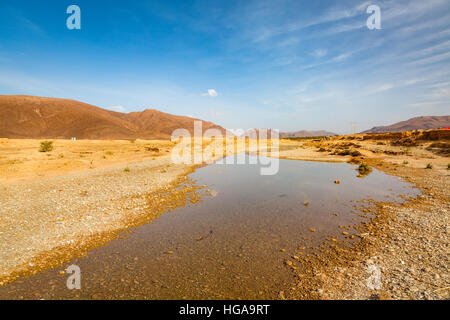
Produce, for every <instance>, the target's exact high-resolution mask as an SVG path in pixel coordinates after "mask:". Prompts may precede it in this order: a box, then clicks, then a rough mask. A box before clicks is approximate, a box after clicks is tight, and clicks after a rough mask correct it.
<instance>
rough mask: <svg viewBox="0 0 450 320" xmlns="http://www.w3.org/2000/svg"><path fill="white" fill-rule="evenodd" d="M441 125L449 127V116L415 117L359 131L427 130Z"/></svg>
mask: <svg viewBox="0 0 450 320" xmlns="http://www.w3.org/2000/svg"><path fill="white" fill-rule="evenodd" d="M442 127H450V116H428V117H416V118H411V119H409V120H406V121H401V122H397V123H394V124H392V125H389V126H380V127H373V128H372V129H370V130H366V131H363V132H361V133H383V132H399V131H411V130H427V129H439V128H442Z"/></svg>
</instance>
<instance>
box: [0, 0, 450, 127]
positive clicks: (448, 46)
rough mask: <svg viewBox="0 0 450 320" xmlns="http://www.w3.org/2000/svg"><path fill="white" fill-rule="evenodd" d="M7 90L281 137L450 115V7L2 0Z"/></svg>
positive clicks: (1, 75) (405, 1)
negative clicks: (73, 26) (72, 8)
mask: <svg viewBox="0 0 450 320" xmlns="http://www.w3.org/2000/svg"><path fill="white" fill-rule="evenodd" d="M71 4H76V5H78V6H79V7H80V8H81V30H69V29H67V27H66V19H67V17H68V16H69V15H68V14H67V13H66V9H67V7H68V6H69V5H71ZM371 4H376V5H378V6H379V7H380V8H381V27H382V29H381V30H369V29H368V28H367V26H366V20H367V18H368V17H369V14H367V13H366V8H367V7H368V6H369V5H371ZM208 90H209V91H208ZM0 94H30V95H38V96H50V97H61V98H71V99H76V100H80V101H83V102H87V103H91V104H94V105H97V106H100V107H104V108H108V109H111V110H116V111H123V112H131V111H139V110H143V109H146V108H155V109H158V110H161V111H164V112H169V113H173V114H181V115H188V116H193V117H198V118H202V119H205V120H210V121H214V122H216V123H218V124H220V125H222V126H224V127H227V128H243V129H248V128H253V127H265V128H269V127H270V128H276V129H280V130H282V131H294V130H302V129H305V130H319V129H326V130H330V131H334V132H337V133H347V132H349V131H350V130H351V122H356V123H357V129H358V130H365V129H368V128H371V127H372V126H376V125H386V124H390V123H394V122H397V121H401V120H405V119H408V118H410V117H414V116H419V115H448V114H450V112H449V111H450V2H449V1H448V0H427V1H424V0H417V1H416V0H380V1H346V0H339V1H337V0H336V1H299V0H297V1H287V0H281V1H277V0H273V1H252V0H248V1H232V0H227V1H212V0H208V1H186V0H184V1H167V0H166V1H112V0H109V1H99V0H98V1H93V0H89V1H86V0H71V1H63V0H54V1H50V0H40V1H29V0H26V1H24V0H14V1H11V0H2V1H1V3H0Z"/></svg>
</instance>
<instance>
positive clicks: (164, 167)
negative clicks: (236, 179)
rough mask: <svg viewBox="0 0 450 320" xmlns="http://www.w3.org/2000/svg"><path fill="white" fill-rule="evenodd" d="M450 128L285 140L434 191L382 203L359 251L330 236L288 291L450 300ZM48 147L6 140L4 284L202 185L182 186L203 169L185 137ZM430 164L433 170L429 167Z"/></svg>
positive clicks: (307, 155) (293, 147)
mask: <svg viewBox="0 0 450 320" xmlns="http://www.w3.org/2000/svg"><path fill="white" fill-rule="evenodd" d="M447 136H448V135H447ZM447 136H444V137H438V139H437V140H436V139H434V140H432V139H428V140H420V141H419V140H417V141H415V138H414V136H413V137H412V138H411V136H407V137H406V138H407V139H409V140H411V139H412V140H413V141H412V142H411V141H408V140H407V139H406V140H405V137H404V136H400V137H399V136H386V137H385V139H379V138H376V139H375V138H374V139H372V138H370V139H366V138H367V137H364V136H347V137H338V138H330V139H319V140H282V141H281V143H280V153H279V155H276V154H275V155H274V154H272V156H279V157H280V158H285V159H298V160H315V161H335V162H348V161H351V162H354V163H359V162H366V163H368V164H370V165H371V166H374V167H376V168H377V169H380V170H383V171H385V172H387V173H389V174H392V175H397V176H399V177H402V178H404V179H406V180H409V181H411V182H413V183H415V184H416V185H417V186H418V187H420V188H421V190H422V191H423V193H424V194H425V195H426V196H424V197H421V198H419V199H416V200H414V201H411V202H409V203H407V204H405V205H404V206H401V207H396V206H392V205H385V204H379V206H378V210H377V212H374V213H375V214H377V217H378V218H377V219H375V220H374V221H373V223H371V224H368V225H361V226H355V227H357V228H360V229H361V235H362V236H361V238H362V240H361V242H360V244H359V245H358V246H357V247H354V248H347V247H346V246H344V245H341V244H332V246H331V247H330V246H328V245H327V244H324V246H323V248H320V250H319V252H318V253H317V254H316V255H312V256H308V257H305V258H304V259H303V260H301V259H300V260H299V261H294V262H295V263H294V264H293V265H291V267H294V266H295V267H296V268H295V270H294V268H292V269H293V270H292V272H294V273H295V274H296V275H297V277H298V279H299V281H298V287H296V288H291V290H288V289H287V290H286V291H284V292H285V293H283V296H282V297H280V298H285V297H286V298H292V299H298V298H302V299H305V298H307V299H368V298H394V299H411V298H412V299H442V298H448V293H449V286H450V284H449V270H448V253H449V250H448V243H449V241H448V232H449V228H448V226H449V216H448V211H449V209H450V208H449V190H450V188H449V186H448V183H449V181H450V180H449V179H448V175H449V172H450V171H449V170H448V164H449V162H450V161H449V153H448V150H449V148H448V140H449V139H448V138H447ZM427 138H429V137H428V136H427ZM39 143H40V141H39V140H10V139H0V189H1V190H2V192H1V194H0V216H1V220H0V270H1V271H0V272H1V273H0V285H5V284H6V283H9V282H11V281H13V280H14V279H17V278H18V277H20V276H26V275H30V274H35V273H37V272H39V271H41V270H44V269H47V268H50V267H56V266H58V265H61V264H62V263H63V262H65V261H68V260H70V259H71V258H73V257H74V256H77V255H82V254H83V253H85V252H86V251H87V250H88V249H90V248H92V247H95V246H98V245H102V244H104V243H106V242H108V241H109V240H111V239H113V238H115V237H118V236H120V232H122V231H124V230H127V229H129V228H130V227H132V226H136V225H139V224H142V223H148V222H149V221H151V220H152V219H154V218H155V217H156V216H157V215H158V214H160V213H161V212H162V211H163V208H166V207H167V205H161V203H162V196H161V194H162V193H163V192H165V191H172V193H173V197H174V198H182V197H184V196H185V195H186V193H188V192H191V191H192V190H181V191H177V192H175V191H174V190H175V189H174V187H175V186H177V185H178V183H179V182H180V181H182V180H184V179H185V176H186V174H188V173H189V172H192V170H194V169H195V165H193V164H173V162H172V160H171V157H170V156H171V150H172V148H174V147H177V146H178V147H179V146H180V144H178V145H176V144H175V143H172V142H169V141H144V140H136V141H67V140H56V141H55V142H54V150H52V151H51V152H45V153H42V152H39V151H38V149H39ZM244 144H245V143H244ZM222 145H223V141H207V142H206V143H204V145H203V149H207V151H208V159H207V160H210V161H213V160H215V159H217V158H218V157H220V156H222V155H223V154H224V153H223V150H221V149H220V148H217V146H222ZM191 146H194V148H193V149H194V150H196V151H197V152H198V151H199V150H201V149H202V148H201V147H200V146H199V145H198V142H197V144H196V142H195V141H194V142H192V145H191V143H190V142H186V143H185V145H183V147H182V149H183V150H185V149H186V148H191ZM225 149H226V151H225V154H232V153H235V152H241V151H242V150H243V147H242V145H240V146H239V147H237V148H234V147H233V146H231V145H230V143H228V145H227V148H225ZM253 151H255V150H253ZM261 154H263V155H266V154H267V153H266V152H264V150H261ZM267 155H268V154H267ZM428 164H430V165H431V166H432V169H425V167H426V166H427V165H428ZM193 188H194V187H193ZM172 193H171V194H172ZM293 254H294V253H293ZM370 264H376V265H377V266H379V268H380V269H381V274H382V287H381V288H380V289H378V290H368V289H367V285H366V278H367V266H368V265H370ZM297 267H298V268H297Z"/></svg>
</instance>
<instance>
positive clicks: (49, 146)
mask: <svg viewBox="0 0 450 320" xmlns="http://www.w3.org/2000/svg"><path fill="white" fill-rule="evenodd" d="M52 150H53V141H41V147H40V149H39V152H50V151H52Z"/></svg>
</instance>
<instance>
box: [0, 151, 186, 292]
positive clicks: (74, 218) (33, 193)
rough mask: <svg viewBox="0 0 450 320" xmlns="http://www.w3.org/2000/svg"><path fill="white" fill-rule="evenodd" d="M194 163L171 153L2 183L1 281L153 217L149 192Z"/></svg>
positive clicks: (68, 255)
mask: <svg viewBox="0 0 450 320" xmlns="http://www.w3.org/2000/svg"><path fill="white" fill-rule="evenodd" d="M192 169H193V168H192V166H187V165H174V164H172V161H171V158H170V156H164V157H159V158H155V160H149V161H145V162H141V163H137V164H132V165H122V166H118V167H115V168H108V169H96V170H91V171H84V172H81V173H75V174H69V175H64V176H59V177H53V178H46V179H40V180H35V181H31V182H24V183H20V184H11V185H7V186H0V189H1V191H2V192H1V193H0V216H1V219H0V285H5V284H6V283H9V282H10V281H13V280H14V279H16V278H17V277H19V276H24V275H29V274H35V273H37V272H39V271H41V270H44V269H46V268H49V267H54V266H57V265H59V264H60V263H62V261H64V260H68V259H70V258H72V257H73V256H74V255H75V254H81V253H82V252H85V251H86V249H88V248H91V247H93V246H96V245H101V244H104V243H105V242H106V241H108V240H111V239H112V238H114V237H116V236H117V234H118V233H119V232H120V231H122V230H125V229H127V228H129V227H131V226H132V224H134V222H135V221H136V220H139V219H141V220H144V221H150V220H151V219H152V211H151V210H149V205H150V203H151V201H149V193H153V194H152V195H151V196H153V195H155V196H156V193H155V192H154V191H157V190H164V189H166V190H168V189H170V188H171V186H173V185H174V184H175V183H176V182H177V179H179V178H180V177H184V176H185V175H186V174H187V173H189V172H190V171H191V170H192Z"/></svg>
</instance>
